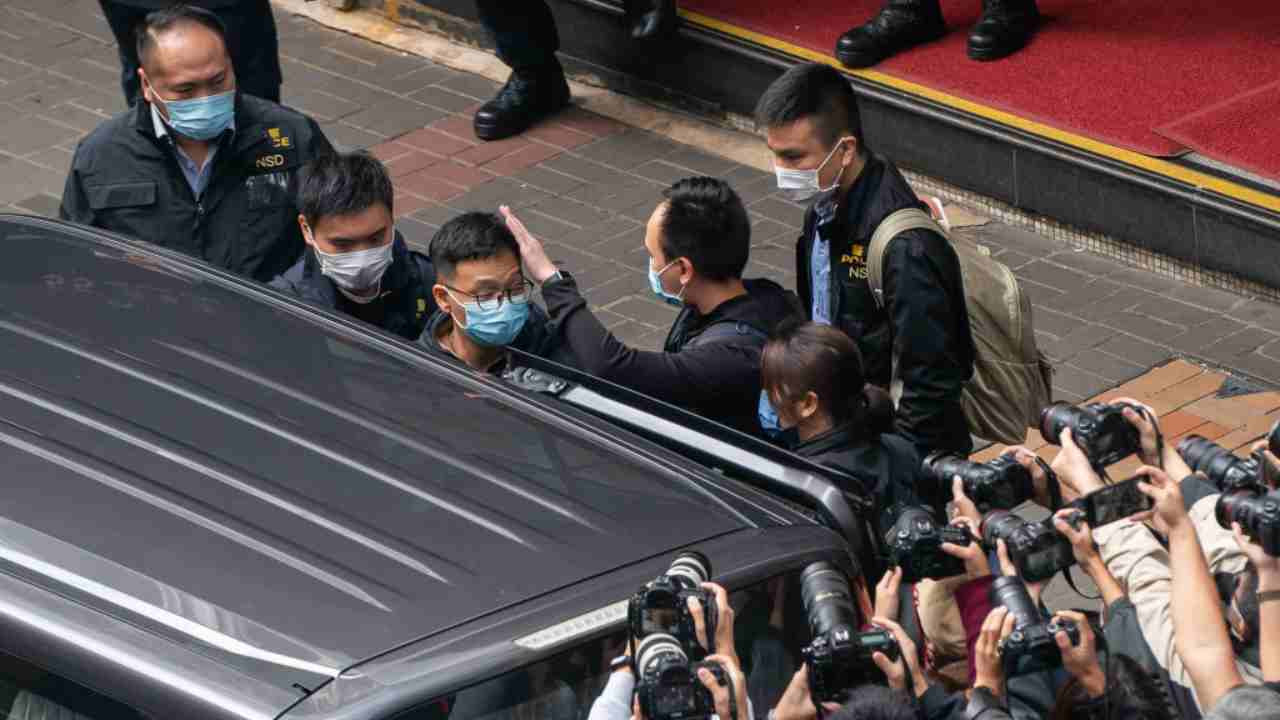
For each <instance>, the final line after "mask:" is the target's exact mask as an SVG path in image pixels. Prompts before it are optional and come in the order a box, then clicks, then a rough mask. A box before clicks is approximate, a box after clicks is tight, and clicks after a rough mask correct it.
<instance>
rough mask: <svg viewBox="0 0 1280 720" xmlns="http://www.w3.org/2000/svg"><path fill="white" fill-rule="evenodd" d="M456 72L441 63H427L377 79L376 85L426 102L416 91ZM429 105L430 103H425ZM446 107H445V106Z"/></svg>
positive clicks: (446, 78) (445, 78)
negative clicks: (392, 75) (393, 75)
mask: <svg viewBox="0 0 1280 720" xmlns="http://www.w3.org/2000/svg"><path fill="white" fill-rule="evenodd" d="M456 74H457V73H456V72H455V71H454V70H450V69H449V68H447V67H444V66H443V65H436V64H434V63H427V64H425V65H422V66H420V67H415V68H413V69H411V70H409V71H408V72H405V73H401V74H399V75H396V76H395V77H387V78H385V79H383V80H379V81H378V83H377V85H378V87H381V88H384V89H386V90H389V91H391V92H393V93H399V94H402V95H408V96H409V97H412V98H413V99H414V100H418V101H419V102H426V101H425V100H422V99H420V98H418V97H416V95H417V93H419V92H421V91H422V90H424V89H426V88H427V87H429V86H431V85H435V84H436V83H438V82H441V81H443V80H448V79H450V78H452V77H453V76H454V75H456ZM427 104H428V105H430V104H431V103H427ZM446 109H447V108H446Z"/></svg>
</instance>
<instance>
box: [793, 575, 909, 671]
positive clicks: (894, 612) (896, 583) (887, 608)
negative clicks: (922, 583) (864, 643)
mask: <svg viewBox="0 0 1280 720" xmlns="http://www.w3.org/2000/svg"><path fill="white" fill-rule="evenodd" d="M901 588H902V568H900V567H891V568H889V569H888V570H886V571H885V573H884V577H882V578H880V582H878V583H876V607H875V612H876V616H877V617H887V618H896V617H898V610H899V604H900V603H899V597H898V592H899V590H900V589H901ZM805 682H806V683H807V682H808V680H806V681H805Z"/></svg>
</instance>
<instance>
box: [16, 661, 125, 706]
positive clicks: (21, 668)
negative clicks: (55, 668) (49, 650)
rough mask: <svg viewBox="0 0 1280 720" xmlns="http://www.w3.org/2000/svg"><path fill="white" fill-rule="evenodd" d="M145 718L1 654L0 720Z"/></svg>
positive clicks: (63, 679)
mask: <svg viewBox="0 0 1280 720" xmlns="http://www.w3.org/2000/svg"><path fill="white" fill-rule="evenodd" d="M36 718H40V719H43V720H142V718H143V715H142V714H141V713H139V712H137V711H135V710H133V709H131V708H129V707H127V706H125V705H121V704H120V703H118V702H116V701H114V700H111V699H109V698H106V697H104V696H102V695H99V694H98V693H96V692H94V691H92V690H90V689H88V688H86V687H83V686H81V685H77V684H76V683H73V682H71V681H70V680H67V679H66V678H62V677H59V676H57V675H54V674H53V673H50V672H46V671H45V670H43V669H41V668H38V667H36V666H35V665H32V664H30V663H27V662H25V661H23V660H19V659H18V658H15V657H13V656H11V655H6V654H3V653H0V720H34V719H36Z"/></svg>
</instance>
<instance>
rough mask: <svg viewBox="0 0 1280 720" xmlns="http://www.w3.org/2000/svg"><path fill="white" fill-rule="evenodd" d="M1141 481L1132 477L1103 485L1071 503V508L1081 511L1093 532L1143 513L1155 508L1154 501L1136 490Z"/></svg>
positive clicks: (1138, 477)
mask: <svg viewBox="0 0 1280 720" xmlns="http://www.w3.org/2000/svg"><path fill="white" fill-rule="evenodd" d="M1141 481H1142V478H1141V477H1140V476H1134V477H1131V478H1129V479H1128V480H1123V481H1121V482H1118V483H1111V484H1110V485H1105V486H1103V487H1100V488H1098V489H1097V490H1094V491H1093V492H1091V493H1089V494H1088V495H1085V496H1084V497H1081V498H1079V499H1077V500H1075V501H1074V502H1072V503H1071V507H1075V508H1077V509H1079V510H1081V511H1082V512H1083V513H1084V519H1085V520H1087V521H1088V522H1089V527H1090V528H1093V529H1095V530H1096V529H1097V528H1100V527H1102V526H1103V525H1109V524H1111V523H1113V522H1115V521H1117V520H1123V519H1125V518H1127V517H1130V516H1131V515H1135V514H1137V513H1140V512H1145V511H1147V510H1150V509H1151V508H1153V507H1155V501H1154V500H1152V499H1151V496H1150V495H1147V494H1146V493H1144V492H1142V491H1141V490H1139V489H1138V483H1139V482H1141Z"/></svg>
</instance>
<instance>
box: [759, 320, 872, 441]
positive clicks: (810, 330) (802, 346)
mask: <svg viewBox="0 0 1280 720" xmlns="http://www.w3.org/2000/svg"><path fill="white" fill-rule="evenodd" d="M760 365H761V367H760V371H761V372H760V374H761V380H762V382H763V385H764V389H765V390H766V391H767V392H768V393H769V399H770V400H771V401H772V402H775V403H776V402H778V401H782V402H784V403H790V402H796V401H798V400H799V399H800V398H802V397H804V395H805V393H808V392H813V393H814V394H816V395H817V396H818V402H819V404H820V405H821V407H822V409H823V410H824V411H825V412H827V413H828V414H830V415H831V419H832V421H833V422H835V424H837V425H843V424H845V423H852V424H853V425H854V426H855V427H856V428H857V429H859V430H861V431H862V432H863V433H864V434H866V435H879V434H880V433H883V432H888V431H889V430H891V429H892V428H893V403H892V402H891V401H890V399H889V394H888V393H886V392H885V391H884V390H881V389H880V388H878V387H875V386H873V385H870V384H868V383H867V381H866V377H865V376H864V371H863V365H862V353H861V352H859V351H858V345H857V343H855V342H854V341H853V339H852V338H850V337H849V336H848V335H846V334H845V333H843V332H841V331H840V330H837V329H835V328H833V327H831V326H829V325H822V324H819V323H812V322H807V323H800V322H794V321H793V322H790V323H784V324H783V325H781V326H780V327H779V328H778V329H777V330H776V331H775V333H774V335H773V337H771V338H770V339H769V342H768V343H767V344H766V345H765V348H764V353H763V354H762V356H761V360H760Z"/></svg>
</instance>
